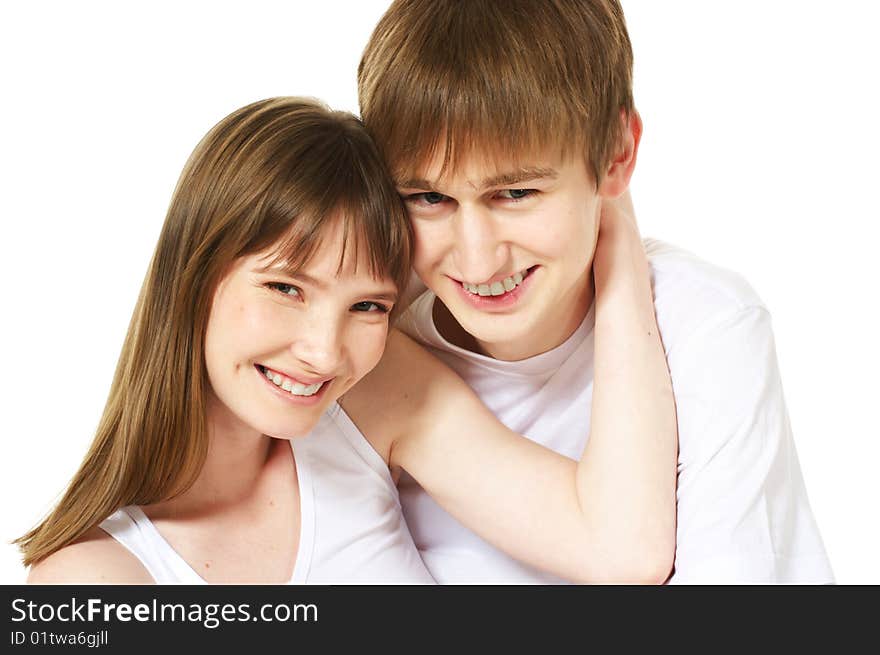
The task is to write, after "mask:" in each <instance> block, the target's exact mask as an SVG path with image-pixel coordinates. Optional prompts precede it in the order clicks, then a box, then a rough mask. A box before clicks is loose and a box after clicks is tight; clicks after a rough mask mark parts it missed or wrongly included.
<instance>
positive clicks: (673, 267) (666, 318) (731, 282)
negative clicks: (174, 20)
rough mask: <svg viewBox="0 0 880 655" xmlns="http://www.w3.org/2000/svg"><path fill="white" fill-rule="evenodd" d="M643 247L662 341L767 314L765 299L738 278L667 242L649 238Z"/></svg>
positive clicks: (746, 282) (734, 274) (736, 275)
mask: <svg viewBox="0 0 880 655" xmlns="http://www.w3.org/2000/svg"><path fill="white" fill-rule="evenodd" d="M644 244H645V252H646V254H647V256H648V261H649V262H650V265H651V274H652V284H653V290H654V304H655V308H656V310H657V323H658V325H659V327H660V330H661V332H663V333H664V339H667V338H669V339H670V340H674V339H677V338H679V337H683V336H684V335H686V334H689V333H692V332H693V331H694V330H696V329H699V328H700V327H701V326H706V325H710V324H712V323H713V322H719V321H725V320H729V319H731V318H732V317H735V316H736V315H737V314H742V313H744V312H753V311H756V310H758V311H762V312H766V310H767V308H766V307H765V305H764V302H763V300H761V297H760V296H759V295H758V293H757V292H756V291H755V290H754V288H753V287H752V285H751V284H749V282H748V281H747V280H746V279H745V278H744V277H743V276H742V275H740V274H739V273H736V272H734V271H731V270H729V269H726V268H723V267H721V266H718V265H716V264H712V263H710V262H708V261H706V260H705V259H702V258H700V257H698V256H697V255H695V254H693V253H691V252H689V251H687V250H685V249H683V248H679V247H677V246H673V245H671V244H668V243H665V242H663V241H658V240H656V239H645V240H644ZM666 345H667V346H669V345H671V344H669V343H667V344H666Z"/></svg>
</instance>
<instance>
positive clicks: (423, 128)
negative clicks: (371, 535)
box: [359, 0, 832, 583]
mask: <svg viewBox="0 0 880 655" xmlns="http://www.w3.org/2000/svg"><path fill="white" fill-rule="evenodd" d="M631 70H632V53H631V48H630V43H629V37H628V35H627V31H626V26H625V23H624V18H623V13H622V10H621V7H620V5H619V3H618V2H616V1H615V0H542V1H540V2H536V1H535V0H472V1H470V2H467V3H464V2H457V1H456V0H398V1H397V2H394V3H393V4H392V6H391V7H390V9H389V10H388V12H387V13H386V14H385V16H384V17H383V18H382V20H381V21H380V23H379V25H378V26H377V28H376V30H375V32H374V33H373V36H372V38H371V40H370V42H369V44H368V45H367V48H366V50H365V53H364V57H363V60H362V62H361V66H360V69H359V92H360V102H361V111H362V115H363V119H364V121H365V123H366V125H367V127H368V128H369V129H370V130H371V132H372V133H373V135H374V137H375V138H376V140H377V142H378V144H379V146H380V148H381V149H382V151H383V153H384V155H385V157H386V160H387V162H388V164H389V167H390V169H391V171H392V174H393V175H394V176H395V179H396V180H397V184H398V187H399V190H400V193H401V195H402V197H403V198H404V199H405V202H406V204H407V207H408V209H409V212H410V216H411V218H412V224H413V228H414V232H415V237H416V253H415V270H416V272H417V273H418V275H419V277H420V278H421V279H422V281H424V283H425V284H426V285H427V286H428V287H429V289H430V290H429V291H428V292H426V293H425V294H423V295H422V296H420V297H419V298H418V299H417V300H416V301H415V302H414V304H413V305H412V307H411V308H410V309H409V311H408V313H407V314H406V315H405V316H404V317H403V319H402V321H401V327H402V328H403V329H404V331H406V332H407V333H408V334H409V335H410V336H412V337H413V338H414V339H416V340H417V341H419V342H420V343H422V344H423V345H425V346H426V347H428V348H429V349H430V350H431V351H432V352H433V353H434V354H436V355H437V356H439V357H440V359H442V360H443V361H444V362H446V363H447V364H448V365H449V366H450V367H452V368H453V369H454V370H455V371H456V372H457V373H458V374H459V375H460V376H462V377H463V378H464V379H465V380H466V381H467V382H468V383H469V384H470V385H471V386H472V387H473V389H474V390H475V391H476V392H477V394H478V395H479V396H480V398H481V399H482V400H483V402H484V403H485V404H486V405H487V406H488V407H489V408H490V409H491V410H492V412H493V413H495V415H496V416H498V417H499V418H500V419H501V420H502V422H504V423H505V424H506V425H507V426H508V427H509V428H511V429H512V430H514V431H516V432H520V433H522V434H527V435H528V436H529V437H530V438H531V439H533V440H534V441H537V442H538V443H541V444H543V445H546V446H548V447H550V448H552V449H554V450H556V451H557V452H559V453H562V454H564V455H567V456H569V457H571V458H574V459H577V458H579V457H580V455H581V453H582V452H583V450H584V445H585V444H586V442H587V440H588V437H589V434H588V433H589V430H588V429H587V428H585V426H586V425H588V423H587V422H585V415H586V417H588V416H589V407H590V402H591V397H592V394H593V370H592V363H593V352H594V351H593V341H592V333H593V320H594V317H593V311H591V308H592V307H593V283H592V266H593V253H594V250H595V245H596V235H597V231H598V219H599V213H600V206H601V203H602V201H603V200H609V199H613V198H618V197H621V196H622V197H624V198H626V195H625V194H626V191H627V186H628V183H629V179H630V176H631V174H632V170H633V167H634V165H635V160H636V155H637V152H638V144H639V137H640V131H641V123H640V119H639V117H638V114H637V113H636V111H635V109H634V104H633V98H632V82H631V79H632V76H631ZM645 248H646V250H647V253H648V256H649V258H650V263H651V269H652V271H651V274H652V279H653V284H654V295H655V301H654V302H655V309H656V315H657V323H658V325H659V328H660V332H661V335H662V337H663V341H664V347H665V350H666V356H667V361H668V364H669V369H670V373H671V376H672V383H673V389H674V393H675V397H676V406H677V414H678V439H679V463H678V491H677V521H678V523H677V543H676V552H675V564H674V571H673V574H672V577H671V579H670V581H671V582H685V583H686V582H804V583H809V582H831V581H832V573H831V569H830V566H829V563H828V559H827V557H826V554H825V551H824V547H823V545H822V541H821V538H820V536H819V533H818V530H817V528H816V525H815V521H814V519H813V516H812V513H811V510H810V507H809V504H808V501H807V496H806V492H805V489H804V485H803V480H802V476H801V472H800V469H799V465H798V461H797V456H796V454H795V449H794V443H793V440H792V435H791V431H790V427H789V423H788V418H787V414H786V409H785V404H784V400H783V394H782V387H781V382H780V378H779V371H778V368H777V363H776V356H775V351H774V344H773V335H772V331H771V325H770V316H769V314H768V312H767V310H766V308H765V307H764V305H763V303H762V302H761V300H760V299H759V298H758V297H757V295H756V294H755V293H754V292H753V291H752V289H751V288H750V287H749V286H748V285H747V284H746V283H745V282H744V281H743V280H742V279H741V278H739V277H738V276H736V275H734V274H732V273H729V272H726V271H723V270H720V269H718V268H716V267H713V266H711V265H709V264H707V263H705V262H702V261H700V260H698V259H697V258H695V257H693V256H691V255H689V254H687V253H684V252H682V251H680V250H677V249H675V248H673V247H670V246H667V245H664V244H662V243H659V242H655V241H647V242H646V243H645ZM400 493H401V502H402V505H403V509H404V513H405V516H406V519H407V522H408V524H409V527H410V530H411V531H412V533H413V537H414V539H415V541H416V545H417V546H418V548H419V550H420V553H421V555H422V557H423V559H424V561H425V563H426V565H427V566H428V568H429V570H430V571H431V573H432V574H433V575H434V577H435V578H436V579H437V580H438V581H439V582H444V583H479V582H496V583H497V582H551V581H555V579H554V578H552V577H551V576H548V575H546V574H543V573H541V572H539V571H537V570H536V569H533V568H531V567H528V566H525V565H523V564H520V563H519V562H517V561H515V560H513V559H512V558H510V557H508V556H507V555H505V554H503V553H502V552H500V551H498V550H497V549H495V548H493V547H492V546H491V545H489V544H488V543H486V542H485V541H483V540H481V539H480V538H478V537H477V536H476V535H474V534H473V533H472V532H470V531H469V530H467V529H465V528H464V527H463V526H461V525H460V524H459V523H458V522H457V521H456V520H455V519H453V518H452V517H451V516H450V515H449V514H447V513H446V512H444V511H443V510H442V509H441V508H440V507H439V506H438V505H437V504H435V503H434V501H433V500H431V499H430V498H429V497H428V496H427V495H426V494H425V492H424V491H423V490H422V489H420V488H419V487H418V485H416V484H415V482H414V481H413V480H412V478H410V477H408V476H406V475H404V476H403V478H402V479H401V482H400Z"/></svg>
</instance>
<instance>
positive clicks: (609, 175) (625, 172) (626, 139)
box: [599, 109, 642, 198]
mask: <svg viewBox="0 0 880 655" xmlns="http://www.w3.org/2000/svg"><path fill="white" fill-rule="evenodd" d="M620 122H621V128H622V129H621V134H620V143H619V144H618V147H617V150H616V151H615V152H614V155H613V156H612V158H611V162H610V163H609V164H608V169H607V170H606V171H605V177H604V178H603V179H602V182H601V184H599V195H600V196H604V197H608V198H617V197H618V196H619V195H621V194H622V193H623V192H624V191H626V190H627V188H629V180H630V178H631V177H632V174H633V171H634V170H635V167H636V156H637V155H638V153H639V141H640V140H641V138H642V118H641V116H639V112H637V111H636V110H635V109H633V110H632V111H631V112H630V113H629V114H627V113H626V111H625V110H623V109H621V110H620Z"/></svg>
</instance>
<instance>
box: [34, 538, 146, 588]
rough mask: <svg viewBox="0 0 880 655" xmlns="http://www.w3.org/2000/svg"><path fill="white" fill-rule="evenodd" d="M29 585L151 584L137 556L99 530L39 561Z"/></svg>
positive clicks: (35, 565)
mask: <svg viewBox="0 0 880 655" xmlns="http://www.w3.org/2000/svg"><path fill="white" fill-rule="evenodd" d="M27 581H28V583H29V584H154V580H153V578H152V577H151V576H150V574H149V573H148V572H147V570H146V569H145V568H144V565H143V564H141V563H140V560H138V558H137V557H135V556H134V555H133V554H131V553H130V552H129V551H128V550H126V548H125V547H124V546H123V545H122V544H120V543H119V542H118V541H116V540H115V539H114V538H113V537H111V536H110V535H109V534H107V533H106V532H104V531H103V530H102V529H101V528H98V527H95V528H92V529H91V530H89V531H88V532H87V533H86V534H84V535H83V536H82V537H80V538H79V539H77V540H76V541H74V542H73V543H71V544H69V545H67V546H65V547H64V548H61V549H60V550H57V551H55V552H54V553H52V554H51V555H49V556H48V557H45V558H44V559H42V560H40V561H39V562H37V563H36V564H34V565H33V566H31V568H30V570H29V571H28V578H27Z"/></svg>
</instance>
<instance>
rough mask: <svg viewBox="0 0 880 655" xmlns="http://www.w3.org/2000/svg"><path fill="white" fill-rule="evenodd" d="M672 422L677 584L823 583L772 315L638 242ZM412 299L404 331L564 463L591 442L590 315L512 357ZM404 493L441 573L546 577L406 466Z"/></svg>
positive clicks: (449, 577)
mask: <svg viewBox="0 0 880 655" xmlns="http://www.w3.org/2000/svg"><path fill="white" fill-rule="evenodd" d="M645 248H646V251H647V253H648V258H649V261H650V264H651V269H652V278H653V288H654V297H655V307H656V312H657V322H658V325H659V328H660V333H661V335H662V338H663V343H664V348H665V350H666V356H667V361H668V364H669V369H670V373H671V376H672V384H673V390H674V393H675V400H676V408H677V414H678V429H679V433H678V436H679V463H678V495H677V498H678V528H677V545H676V555H675V569H674V573H673V575H672V578H671V579H670V582H672V583H738V582H743V583H763V582H782V583H830V582H833V576H832V572H831V567H830V564H829V562H828V557H827V555H826V553H825V549H824V546H823V544H822V539H821V537H820V535H819V531H818V529H817V527H816V522H815V520H814V518H813V515H812V512H811V510H810V506H809V502H808V500H807V494H806V490H805V488H804V482H803V478H802V475H801V471H800V465H799V464H798V459H797V454H796V452H795V447H794V441H793V439H792V434H791V428H790V425H789V421H788V415H787V411H786V408H785V401H784V398H783V393H782V383H781V380H780V376H779V370H778V365H777V361H776V352H775V347H774V342H773V333H772V329H771V324H770V315H769V313H768V312H767V309H766V308H765V307H764V305H763V303H762V302H761V300H760V299H759V298H758V296H757V295H756V294H755V292H754V291H753V290H752V289H751V287H750V286H749V285H748V284H747V283H746V282H745V281H744V280H743V279H742V278H741V277H739V276H738V275H736V274H733V273H730V272H728V271H725V270H722V269H719V268H717V267H715V266H712V265H710V264H708V263H706V262H703V261H702V260H700V259H698V258H696V257H694V256H693V255H690V254H689V253H686V252H684V251H682V250H679V249H676V248H673V247H671V246H669V245H666V244H663V243H660V242H658V241H653V240H646V241H645ZM434 301H435V296H434V294H433V293H431V292H430V291H428V292H426V293H424V294H423V295H422V296H420V297H419V298H418V299H417V300H416V301H415V303H414V304H413V305H412V306H411V307H410V308H409V309H408V311H407V312H406V313H405V314H404V315H403V316H402V317H401V321H400V325H399V327H400V328H401V329H402V330H403V331H404V332H406V333H407V334H409V335H410V336H412V337H413V338H415V339H416V340H417V341H419V342H421V343H422V344H424V345H426V346H427V347H429V349H430V350H431V351H432V352H433V353H434V354H435V355H437V356H439V357H440V358H441V359H442V360H443V361H444V362H446V363H447V364H448V365H449V366H451V367H452V368H453V369H454V370H455V371H456V372H457V373H458V374H459V375H461V376H462V377H463V378H464V379H465V380H466V381H467V382H468V384H470V385H471V387H472V388H473V389H474V390H475V391H476V392H477V394H478V395H479V396H480V398H481V399H482V400H483V402H484V403H485V404H486V405H487V406H488V407H489V408H490V409H491V410H492V412H493V413H494V414H495V415H496V416H497V417H498V418H499V419H500V420H501V421H502V422H503V423H504V424H505V425H507V426H508V427H509V428H511V429H513V430H514V431H516V432H519V433H520V434H524V435H527V436H528V437H529V438H531V439H532V440H533V441H536V442H538V443H540V444H543V445H545V446H547V447H549V448H552V449H553V450H555V451H557V452H558V453H561V454H563V455H566V456H567V457H570V458H572V459H580V457H581V454H582V452H583V449H584V446H585V445H586V442H587V439H588V438H589V426H590V409H591V399H592V390H593V313H592V310H590V313H588V315H587V316H586V318H585V319H584V321H583V323H582V324H581V326H580V327H579V328H578V329H577V330H576V331H575V333H574V334H572V335H571V337H569V339H568V340H566V341H565V343H563V344H561V345H560V346H558V347H557V348H555V349H553V350H551V351H549V352H546V353H543V354H541V355H538V356H536V357H531V358H529V359H526V360H522V361H518V362H504V361H498V360H495V359H491V358H489V357H486V356H483V355H479V354H476V353H472V352H470V351H467V350H464V349H462V348H459V347H457V346H455V345H453V344H451V343H449V342H448V341H446V340H445V339H444V338H443V337H442V336H441V335H440V334H439V332H438V331H437V329H436V327H435V325H434V321H433V318H432V308H433V305H434ZM398 486H399V489H400V496H401V503H402V506H403V511H404V515H405V517H406V521H407V524H408V525H409V527H410V530H411V532H412V534H413V538H414V539H415V542H416V545H417V547H418V549H419V553H420V554H421V556H422V559H423V560H424V562H425V564H426V565H427V567H428V569H429V570H430V572H431V574H432V575H433V576H434V578H435V579H436V580H437V581H438V582H441V583H555V582H561V580H559V579H557V578H555V577H553V576H551V575H548V574H546V573H543V572H541V571H538V570H537V569H535V568H532V567H530V566H527V565H524V564H521V563H519V562H517V561H516V560H514V559H512V558H510V557H509V556H507V555H506V554H504V553H502V552H501V551H499V550H497V549H496V548H494V547H493V546H491V545H489V544H488V543H486V542H485V541H483V540H482V539H481V538H480V537H478V536H477V535H476V534H474V533H473V532H471V531H470V530H468V529H467V528H465V527H464V526H462V525H461V524H460V523H459V522H458V521H456V520H455V519H454V518H452V517H451V516H450V515H449V514H447V513H446V512H445V511H444V510H443V509H442V508H441V507H440V506H439V505H437V503H435V502H434V501H433V499H431V498H430V497H429V496H428V495H427V493H425V492H424V491H423V490H422V489H421V488H420V487H419V486H418V484H417V483H416V482H415V481H414V480H413V479H412V477H410V476H408V475H406V474H404V475H403V476H402V478H401V481H400V484H399V485H398Z"/></svg>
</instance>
